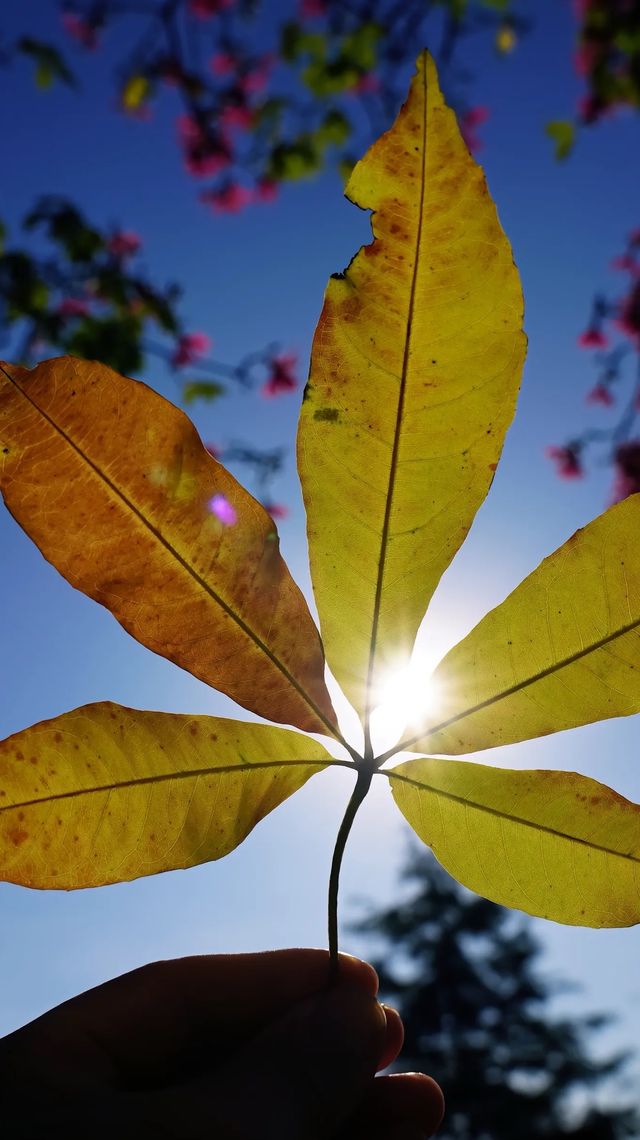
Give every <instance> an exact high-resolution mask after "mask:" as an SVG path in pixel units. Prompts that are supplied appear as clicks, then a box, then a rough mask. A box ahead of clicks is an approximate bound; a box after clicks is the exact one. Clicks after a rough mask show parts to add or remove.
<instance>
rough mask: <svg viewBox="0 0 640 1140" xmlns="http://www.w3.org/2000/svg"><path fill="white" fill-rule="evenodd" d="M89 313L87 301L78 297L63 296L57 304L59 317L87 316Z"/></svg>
mask: <svg viewBox="0 0 640 1140" xmlns="http://www.w3.org/2000/svg"><path fill="white" fill-rule="evenodd" d="M89 313H90V309H89V302H88V301H83V300H82V299H81V298H80V297H63V299H62V300H61V301H60V304H59V305H58V315H59V316H60V317H88V316H89Z"/></svg>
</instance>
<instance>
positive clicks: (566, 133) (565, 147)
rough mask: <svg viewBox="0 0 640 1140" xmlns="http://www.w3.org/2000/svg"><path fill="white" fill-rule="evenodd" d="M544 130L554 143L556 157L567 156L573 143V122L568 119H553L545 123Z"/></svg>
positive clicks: (574, 134) (574, 135)
mask: <svg viewBox="0 0 640 1140" xmlns="http://www.w3.org/2000/svg"><path fill="white" fill-rule="evenodd" d="M545 131H546V133H547V134H548V136H549V138H550V139H552V140H553V142H554V144H555V156H556V158H558V159H563V158H567V157H568V156H569V155H570V154H571V151H572V150H573V147H574V143H575V138H576V128H575V124H574V123H572V122H571V121H570V120H569V119H555V120H554V121H553V122H551V123H547V125H546V127H545Z"/></svg>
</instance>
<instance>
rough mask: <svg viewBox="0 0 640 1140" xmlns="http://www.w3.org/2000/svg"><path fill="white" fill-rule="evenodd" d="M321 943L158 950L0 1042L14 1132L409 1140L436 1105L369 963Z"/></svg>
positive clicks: (3, 1090) (1, 1086) (170, 1138)
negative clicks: (193, 952) (175, 955)
mask: <svg viewBox="0 0 640 1140" xmlns="http://www.w3.org/2000/svg"><path fill="white" fill-rule="evenodd" d="M327 974H328V958H327V954H326V952H325V951H321V950H281V951H274V952H272V953H268V954H241V955H221V956H215V957H201V958H182V959H178V960H177V961H169V962H157V963H155V964H153V965H150V966H144V967H142V969H140V970H134V971H133V972H132V973H130V974H125V975H123V977H121V978H116V979H115V980H114V981H111V982H107V983H106V984H105V985H102V986H99V987H98V988H97V989H94V990H89V991H88V992H87V993H84V994H81V995H80V996H79V997H76V998H73V999H72V1000H71V1001H68V1002H65V1003H64V1004H63V1005H61V1006H58V1007H57V1008H56V1009H53V1010H51V1011H50V1012H49V1013H46V1014H44V1016H42V1017H40V1018H38V1019H37V1021H33V1022H32V1023H31V1024H30V1025H27V1026H25V1027H24V1028H23V1029H19V1030H18V1031H17V1032H16V1033H13V1034H11V1035H10V1036H9V1037H5V1038H4V1039H3V1040H2V1041H0V1106H1V1107H0V1111H1V1114H2V1124H3V1133H4V1134H5V1135H6V1136H7V1138H9V1137H10V1138H11V1140H62V1138H64V1140H107V1137H109V1138H110V1140H152V1138H153V1140H162V1138H165V1140H258V1138H260V1140H329V1138H340V1140H365V1138H366V1140H418V1138H420V1137H423V1138H424V1137H427V1136H430V1135H432V1133H433V1132H434V1130H435V1129H436V1128H437V1126H438V1124H439V1122H440V1119H441V1117H442V1111H443V1101H442V1094H441V1092H440V1089H439V1088H438V1086H437V1085H436V1083H435V1082H434V1081H432V1080H431V1079H430V1078H429V1077H425V1076H423V1075H422V1074H419V1073H411V1074H407V1073H405V1074H398V1075H394V1076H385V1077H377V1078H375V1079H374V1077H375V1073H376V1072H377V1071H378V1070H380V1069H381V1068H384V1067H385V1066H386V1065H388V1064H389V1063H390V1062H391V1061H392V1060H393V1059H394V1058H395V1057H396V1056H397V1054H398V1052H399V1051H400V1048H401V1046H402V1037H403V1030H402V1023H401V1021H400V1018H399V1016H398V1014H397V1013H396V1012H395V1011H394V1010H390V1009H388V1008H386V1007H382V1006H381V1005H380V1004H379V1003H378V1002H377V1000H376V993H377V988H378V982H377V977H376V975H375V972H374V970H373V969H372V968H371V967H370V966H368V965H367V964H366V963H364V962H361V961H359V960H358V959H355V958H349V957H346V956H344V955H341V958H340V978H339V981H338V984H337V985H335V986H332V987H328V986H327Z"/></svg>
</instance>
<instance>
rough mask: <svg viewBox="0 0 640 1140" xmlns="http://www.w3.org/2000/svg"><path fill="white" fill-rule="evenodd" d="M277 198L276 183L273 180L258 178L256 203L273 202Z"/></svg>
mask: <svg viewBox="0 0 640 1140" xmlns="http://www.w3.org/2000/svg"><path fill="white" fill-rule="evenodd" d="M277 197H278V183H277V182H276V181H275V179H274V178H260V179H259V180H258V182H257V183H256V201H258V202H273V201H274V199H275V198H277Z"/></svg>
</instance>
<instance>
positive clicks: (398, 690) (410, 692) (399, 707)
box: [371, 652, 440, 755]
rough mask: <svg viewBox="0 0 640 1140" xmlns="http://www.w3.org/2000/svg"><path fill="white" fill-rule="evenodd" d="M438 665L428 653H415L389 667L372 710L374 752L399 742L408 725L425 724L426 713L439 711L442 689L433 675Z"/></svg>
mask: <svg viewBox="0 0 640 1140" xmlns="http://www.w3.org/2000/svg"><path fill="white" fill-rule="evenodd" d="M435 665H436V661H435V660H434V659H432V658H430V657H428V656H427V655H426V654H425V653H422V652H419V653H416V654H415V655H414V657H413V658H412V660H411V663H410V664H409V665H407V666H404V667H400V668H397V669H390V670H389V672H388V674H387V675H386V677H385V678H384V680H383V681H382V683H381V684H380V685H379V686H378V692H377V698H378V699H377V701H376V704H375V707H374V709H373V711H372V713H371V740H372V743H373V748H374V753H375V754H378V755H379V754H380V753H381V752H386V750H387V749H388V748H392V747H393V745H394V744H397V742H398V740H399V739H400V737H401V736H402V733H403V731H404V730H405V729H410V728H413V727H414V726H417V725H420V724H424V721H425V717H426V716H429V715H431V714H436V713H437V710H438V705H439V703H440V693H439V686H438V683H437V682H436V681H435V680H434V678H433V672H434V669H435Z"/></svg>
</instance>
